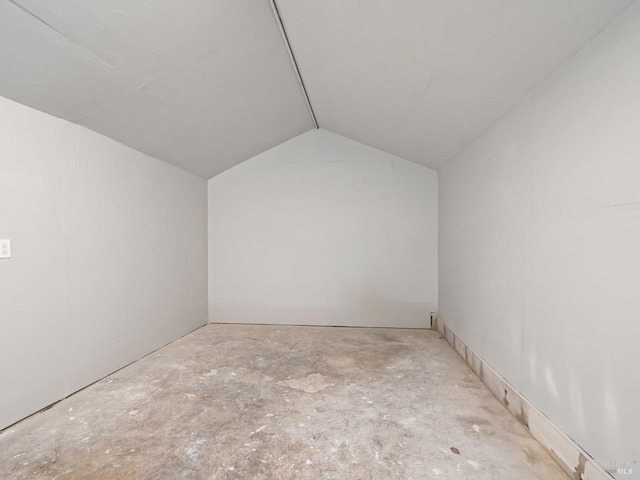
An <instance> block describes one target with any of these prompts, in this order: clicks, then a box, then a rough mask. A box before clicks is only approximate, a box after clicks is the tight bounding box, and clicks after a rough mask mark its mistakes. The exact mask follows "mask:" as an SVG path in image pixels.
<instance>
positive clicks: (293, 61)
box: [269, 0, 320, 129]
mask: <svg viewBox="0 0 640 480" xmlns="http://www.w3.org/2000/svg"><path fill="white" fill-rule="evenodd" d="M269 1H270V3H271V9H272V10H273V15H274V17H276V23H277V24H278V28H279V29H280V34H281V35H282V40H283V41H284V45H285V48H286V49H287V53H288V54H289V59H290V60H291V66H292V67H293V71H294V72H295V74H296V77H298V84H299V85H300V90H302V96H303V97H304V100H305V102H306V104H307V108H308V109H309V114H310V115H311V120H313V125H314V127H315V128H316V129H318V128H320V127H319V126H318V120H317V119H316V114H315V112H314V111H313V107H312V106H311V100H309V94H308V93H307V88H306V87H305V85H304V82H303V81H302V75H301V74H300V68H298V62H297V61H296V57H295V56H294V54H293V50H292V49H291V44H290V43H289V37H288V36H287V31H286V30H285V28H284V24H283V23H282V17H280V12H279V11H278V6H277V5H276V0H269Z"/></svg>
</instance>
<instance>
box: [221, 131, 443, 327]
mask: <svg viewBox="0 0 640 480" xmlns="http://www.w3.org/2000/svg"><path fill="white" fill-rule="evenodd" d="M437 195H438V194H437V178H436V172H434V171H433V170H430V169H428V168H426V167H423V166H420V165H417V164H414V163H411V162H408V161H406V160H402V159H400V158H397V157H394V156H393V155H390V154H387V153H384V152H381V151H379V150H376V149H373V148H370V147H367V146H364V145H362V144H360V143H357V142H354V141H351V140H348V139H346V138H344V137H341V136H338V135H335V134H333V133H330V132H328V131H325V130H312V131H309V132H307V133H305V134H302V135H300V136H298V137H296V138H294V139H292V140H290V141H288V142H286V143H284V144H281V145H279V146H277V147H275V148H273V149H271V150H268V151H267V152H265V153H263V154H261V155H258V156H256V157H254V158H253V159H251V160H249V161H247V162H245V163H243V164H241V165H238V166H236V167H234V168H232V169H230V170H228V171H226V172H224V173H223V174H221V175H218V176H217V177H214V178H212V179H211V180H209V319H210V321H211V322H245V323H292V324H315V325H361V326H398V327H422V328H424V327H426V326H427V325H428V321H429V316H430V312H432V311H435V309H436V308H437V295H438V291H437Z"/></svg>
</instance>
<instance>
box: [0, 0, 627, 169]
mask: <svg viewBox="0 0 640 480" xmlns="http://www.w3.org/2000/svg"><path fill="white" fill-rule="evenodd" d="M631 3H633V0H482V1H481V0H396V1H393V2H391V1H388V0H322V1H318V0H277V5H278V8H279V10H280V15H281V17H282V18H283V21H284V26H285V29H286V32H287V35H288V38H289V41H290V44H291V47H292V50H293V53H294V55H295V58H296V61H297V64H298V66H299V67H300V72H301V75H302V79H303V80H304V84H305V87H306V90H307V92H308V94H309V99H310V103H311V105H312V107H313V110H314V112H315V115H316V118H317V120H318V124H319V125H320V127H322V128H325V129H327V130H330V131H333V132H335V133H338V134H340V135H343V136H346V137H348V138H351V139H353V140H357V141H359V142H362V143H365V144H368V145H370V146H373V147H376V148H378V149H380V150H384V151H387V152H389V153H392V154H394V155H397V156H400V157H403V158H406V159H408V160H413V161H415V162H417V163H420V164H423V165H426V166H430V167H433V168H438V167H440V166H441V165H442V164H443V163H444V162H446V161H447V160H448V159H450V158H451V157H453V156H454V155H455V154H456V153H458V152H459V151H460V150H461V149H463V148H464V147H465V146H466V145H467V144H468V143H469V142H470V141H471V140H473V139H474V138H475V137H476V136H477V135H479V134H480V133H481V132H483V131H484V130H486V129H487V128H488V127H489V126H490V125H491V124H492V123H493V122H495V121H496V120H497V119H498V118H499V117H500V116H502V115H503V114H504V113H505V112H506V111H507V110H508V109H509V108H510V107H511V106H512V105H513V104H514V103H516V102H517V101H518V100H519V99H520V98H521V97H522V96H523V95H525V94H526V93H527V92H529V91H531V89H532V88H533V87H534V86H535V85H536V84H537V83H538V82H540V81H541V80H542V79H543V78H544V77H545V76H547V75H548V74H549V73H550V72H552V71H553V70H554V69H555V68H556V67H557V66H558V65H559V64H560V63H562V62H563V61H564V60H566V59H567V58H568V57H569V56H571V55H572V54H573V53H575V52H576V51H577V50H579V49H580V48H581V47H582V46H583V45H584V44H585V43H586V42H588V41H589V40H590V39H591V38H593V37H594V36H595V35H596V34H597V33H598V32H599V31H600V30H601V29H602V28H603V27H604V26H606V25H607V24H608V23H609V22H610V21H611V20H612V19H613V18H615V17H616V16H617V15H619V14H620V13H621V12H622V11H623V10H624V8H625V7H627V6H628V5H629V4H631ZM0 65H2V67H1V68H2V74H1V75H0V95H2V96H5V97H8V98H11V99H13V100H16V101H18V102H20V103H23V104H26V105H29V106H32V107H34V108H37V109H39V110H42V111H44V112H47V113H51V114H53V115H56V116H58V117H62V118H65V119H67V120H70V121H72V122H76V123H79V124H80V125H83V126H86V127H88V128H91V129H92V130H95V131H97V132H99V133H102V134H104V135H107V136H109V137H111V138H113V139H115V140H118V141H120V142H122V143H124V144H126V145H129V146H131V147H133V148H135V149H137V150H140V151H142V152H145V153H148V154H150V155H153V156H155V157H157V158H159V159H161V160H165V161H167V162H170V163H173V164H175V165H177V166H179V167H182V168H184V169H186V170H189V171H191V172H193V173H196V174H198V175H201V176H203V177H205V178H210V177H212V176H214V175H216V174H217V173H219V172H221V171H223V170H225V169H227V168H229V167H231V166H233V165H236V164H238V163H240V162H242V161H244V160H246V159H248V158H250V157H252V156H254V155H256V154H258V153H260V152H262V151H264V150H267V149H269V148H271V147H273V146H274V145H277V144H279V143H282V142H284V141H286V140H288V139H290V138H292V137H294V136H296V135H298V134H300V133H302V132H304V131H307V130H309V129H311V128H313V122H312V118H311V115H310V114H309V111H308V109H307V106H306V102H305V99H304V97H303V95H302V91H301V89H300V88H299V85H298V83H297V78H296V75H295V71H294V69H293V67H292V64H291V62H290V59H289V56H288V53H287V50H286V47H285V43H284V42H283V39H282V36H281V34H280V31H279V27H278V24H277V22H276V17H275V16H274V14H273V11H272V9H271V5H270V3H269V0H96V1H87V0H0Z"/></svg>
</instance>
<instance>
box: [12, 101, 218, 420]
mask: <svg viewBox="0 0 640 480" xmlns="http://www.w3.org/2000/svg"><path fill="white" fill-rule="evenodd" d="M206 235H207V231H206V181H205V180H203V179H200V178H198V177H196V176H194V175H192V174H190V173H187V172H184V171H183V170H180V169H178V168H176V167H173V166H171V165H169V164H166V163H164V162H160V161H158V160H155V159H153V158H151V157H148V156H146V155H144V154H141V153H139V152H136V151H134V150H132V149H130V148H128V147H125V146H124V145H121V144H119V143H117V142H115V141H113V140H110V139H108V138H106V137H103V136H101V135H98V134H96V133H94V132H91V131H89V130H87V129H85V128H83V127H79V126H77V125H73V124H71V123H69V122H67V121H64V120H60V119H57V118H54V117H51V116H49V115H47V114H44V113H41V112H38V111H36V110H33V109H31V108H29V107H25V106H23V105H20V104H18V103H15V102H12V101H10V100H7V99H4V98H0V238H10V239H11V241H12V254H13V256H12V258H10V259H1V260H0V339H2V346H1V347H0V391H1V392H2V393H1V394H0V428H3V427H6V426H7V425H9V424H11V423H13V422H15V421H17V420H19V419H21V418H23V417H25V416H26V415H29V414H31V413H33V412H35V411H37V410H39V409H40V408H43V407H45V406H47V405H48V404H50V403H52V402H55V401H56V400H59V399H60V398H62V397H64V396H66V395H68V394H70V393H72V392H74V391H75V390H78V389H79V388H82V387H83V386H86V385H87V384H89V383H91V382H93V381H95V380H97V379H99V378H101V377H102V376H104V375H106V374H108V373H110V372H112V371H114V370H116V369H118V368H120V367H122V366H124V365H126V364H128V363H130V362H132V361H134V360H136V359H138V358H140V357H141V356H143V355H145V354H147V353H149V352H150V351H152V350H154V349H156V348H158V347H160V346H162V345H164V344H166V343H168V342H169V341H171V340H173V339H175V338H177V337H179V336H181V335H183V334H185V333H187V332H189V331H191V330H193V329H195V328H197V327H198V326H199V325H202V324H204V323H206V308H207V303H206V295H207V291H206V282H207V271H206V255H207V253H206ZM134 390H135V387H133V390H132V394H134V393H135V391H134ZM70 416H73V415H72V414H71V415H70Z"/></svg>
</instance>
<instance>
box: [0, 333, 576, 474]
mask: <svg viewBox="0 0 640 480" xmlns="http://www.w3.org/2000/svg"><path fill="white" fill-rule="evenodd" d="M458 452H459V453H458ZM0 478H2V479H12V480H19V479H65V480H71V479H171V480H174V479H217V478H221V479H222V478H228V479H283V480H286V479H341V480H345V479H492V480H495V479H501V478H504V479H510V480H512V479H516V478H517V479H519V480H527V479H530V480H534V479H535V480H539V479H545V480H555V479H557V480H567V478H568V477H566V476H565V475H564V473H563V472H562V471H561V470H560V468H559V467H558V466H557V465H556V464H555V463H554V461H553V460H552V459H551V457H549V456H548V455H547V454H546V453H545V452H544V451H543V450H542V448H541V447H540V446H539V445H538V444H537V443H536V442H535V440H533V439H532V438H531V437H530V436H529V434H528V433H527V432H526V431H525V429H524V428H523V427H522V426H521V425H520V424H519V423H518V422H517V421H516V420H515V419H513V418H512V417H511V416H510V415H509V414H508V413H507V411H506V409H505V408H504V407H503V406H502V405H501V404H500V403H499V402H498V401H497V400H496V399H495V398H494V397H493V396H492V395H491V394H490V393H489V392H488V390H486V388H485V387H484V386H483V385H482V384H481V383H480V381H479V380H478V379H477V378H476V377H475V376H474V375H473V374H472V373H471V371H470V370H469V368H468V367H467V366H466V365H465V364H464V363H463V362H462V360H461V359H460V358H458V356H457V355H456V354H455V352H454V351H453V350H452V349H451V348H450V347H449V346H448V345H447V344H446V343H445V342H444V341H443V339H442V338H440V336H439V335H438V334H437V333H436V332H434V331H425V330H420V331H418V330H390V329H348V328H326V327H325V328H323V327H320V328H315V327H281V326H277V327H276V326H239V325H236V326H233V325H208V326H206V327H203V328H201V329H199V330H197V331H196V332H194V333H192V334H190V335H188V336H186V337H184V338H182V339H180V340H178V341H176V342H174V343H172V344H171V345H169V346H167V347H165V348H163V349H161V350H159V351H157V352H156V353H154V354H152V355H150V356H148V357H146V358H144V359H142V360H140V361H139V362H136V363H134V364H132V365H130V366H129V367H126V368H125V369H123V370H120V371H119V372H116V373H115V374H113V375H110V376H109V377H107V378H105V379H103V380H101V381H100V382H98V383H96V384H94V385H92V386H90V387H88V388H86V389H85V390H83V391H81V392H79V393H77V394H75V395H73V396H71V397H69V398H68V399H66V400H63V401H62V402H59V403H58V404H56V405H54V406H53V407H52V408H51V409H49V410H46V411H44V412H41V413H39V414H36V415H34V416H32V417H30V418H28V419H26V420H24V421H22V422H20V423H18V424H16V425H14V426H13V427H11V428H9V429H7V430H5V431H4V432H3V433H2V434H0Z"/></svg>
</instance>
